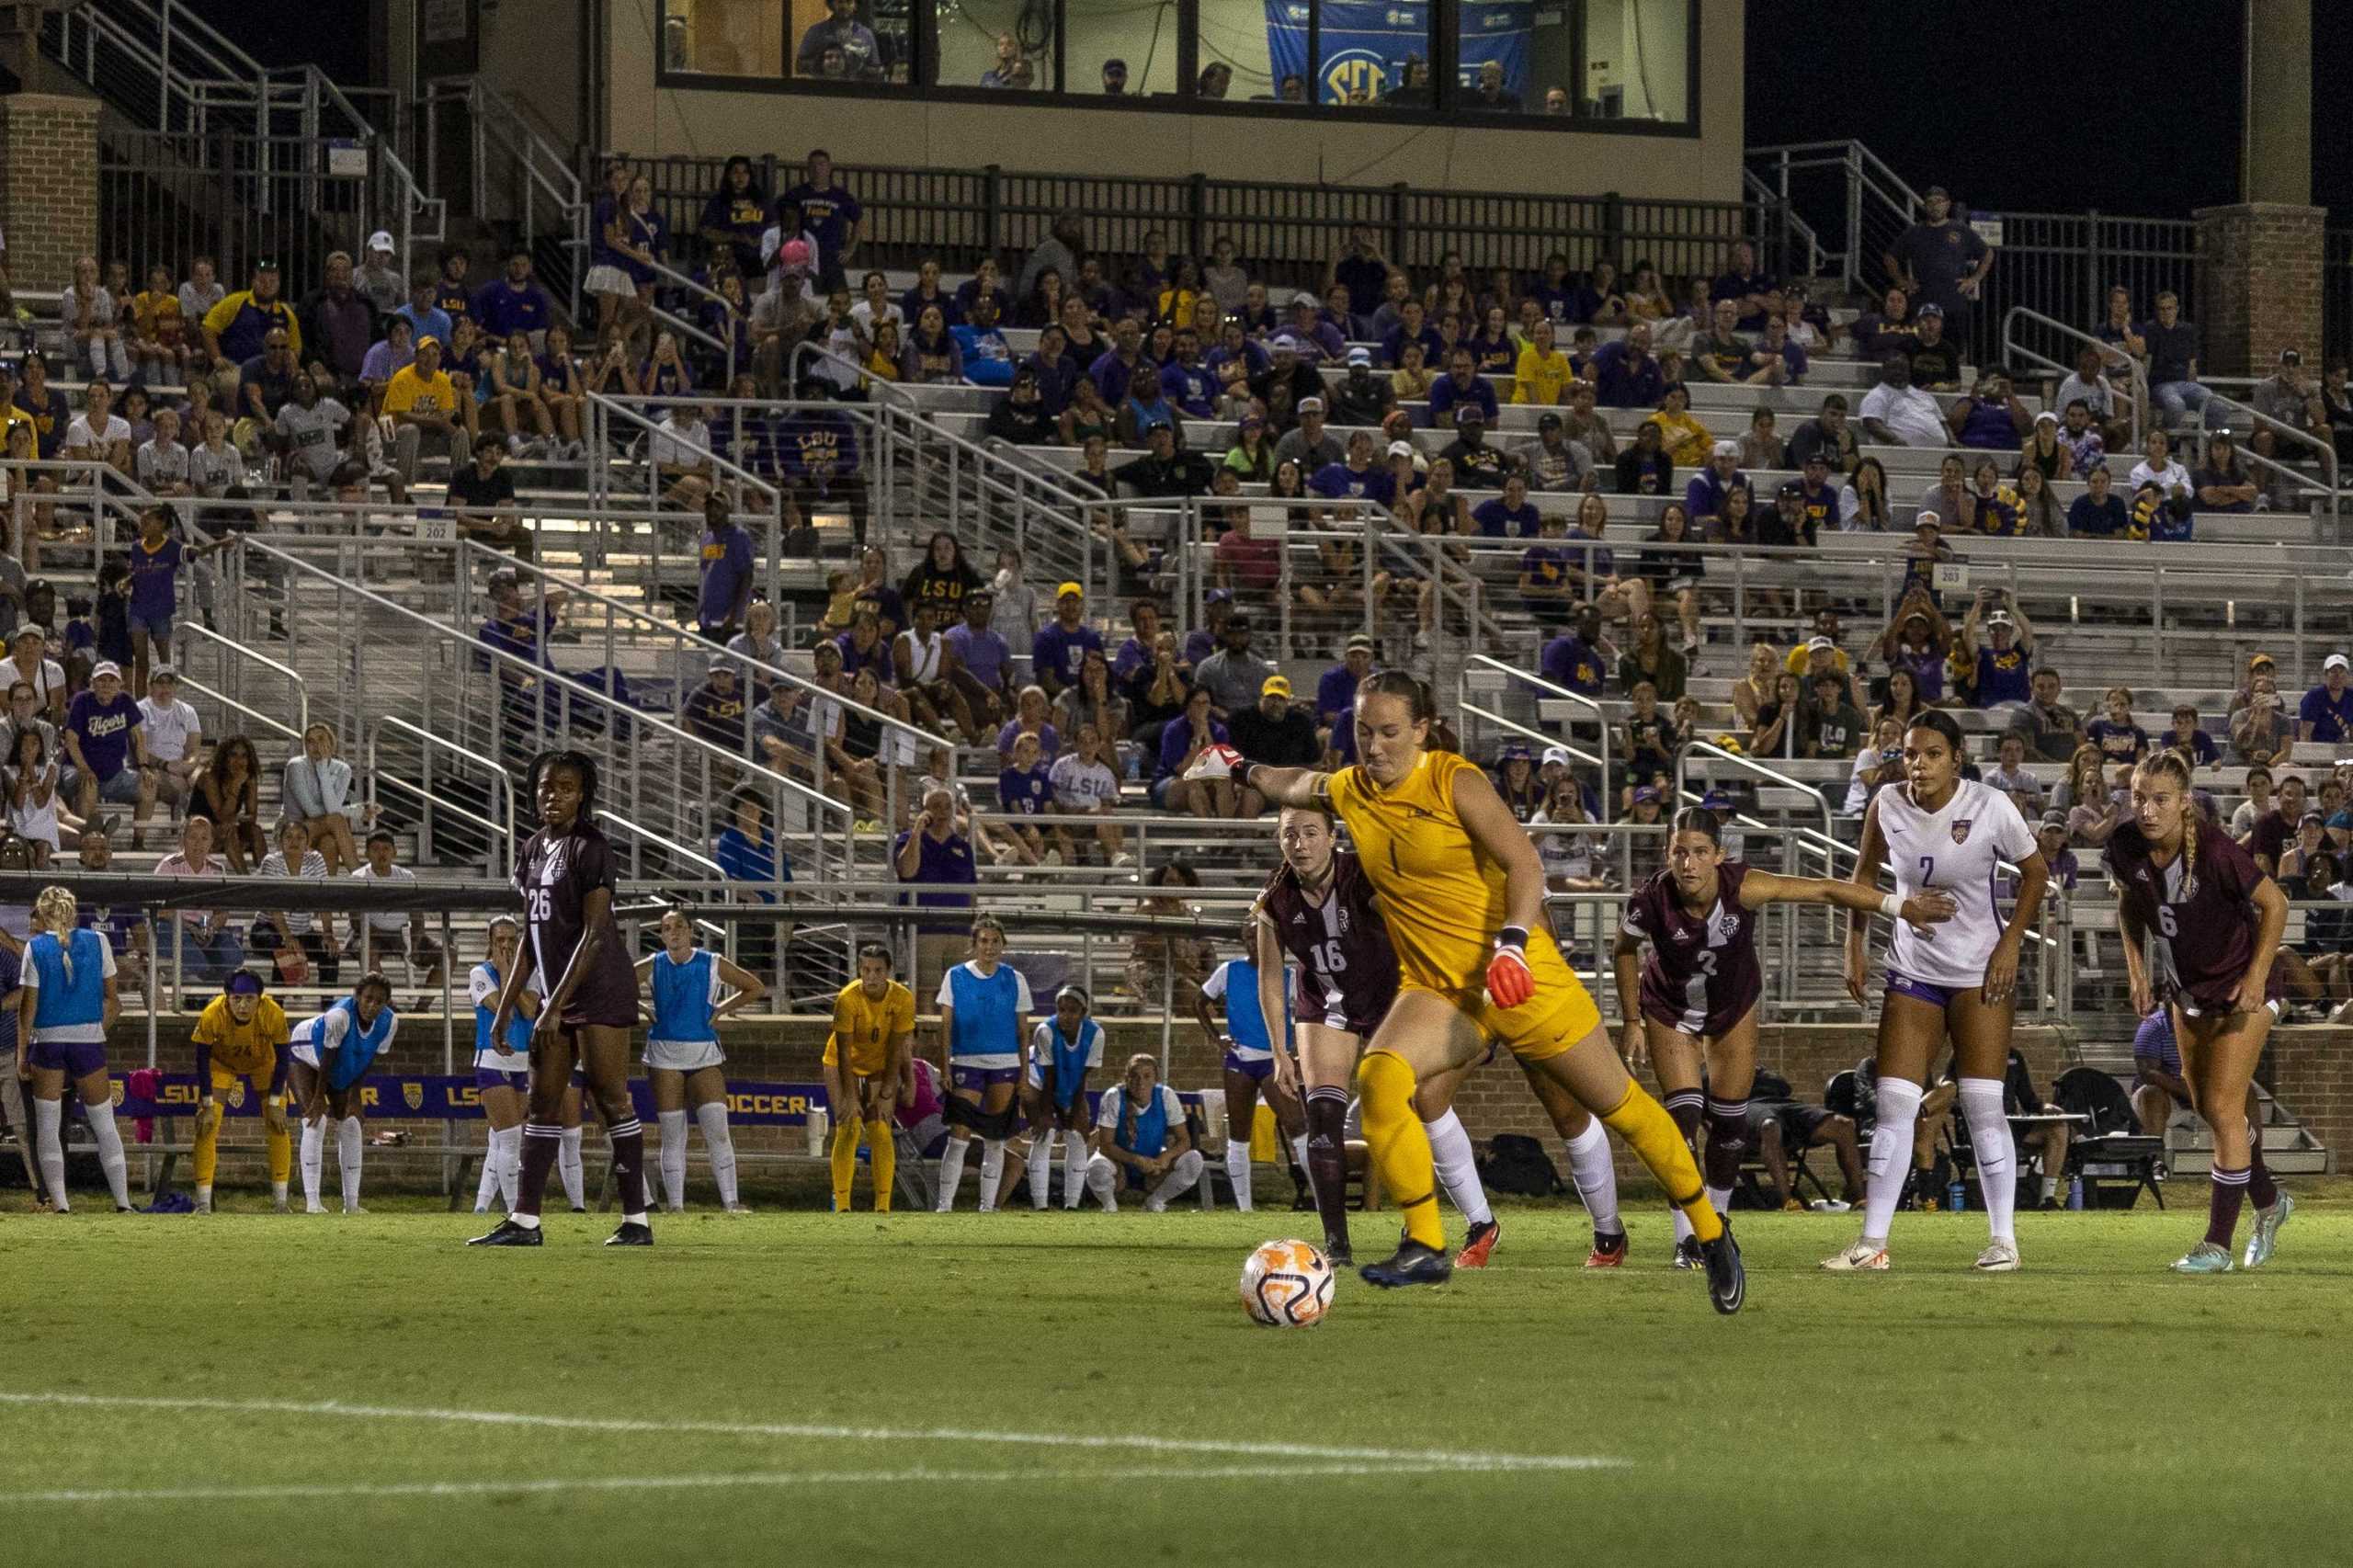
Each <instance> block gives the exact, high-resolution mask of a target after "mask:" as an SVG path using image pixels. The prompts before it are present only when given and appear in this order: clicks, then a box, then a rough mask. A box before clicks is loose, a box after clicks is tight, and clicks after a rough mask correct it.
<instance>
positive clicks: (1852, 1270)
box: [1822, 1241, 1888, 1274]
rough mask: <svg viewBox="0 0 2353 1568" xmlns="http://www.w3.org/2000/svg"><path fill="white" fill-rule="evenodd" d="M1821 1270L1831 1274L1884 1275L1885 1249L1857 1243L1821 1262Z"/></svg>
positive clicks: (1867, 1243)
mask: <svg viewBox="0 0 2353 1568" xmlns="http://www.w3.org/2000/svg"><path fill="white" fill-rule="evenodd" d="M1822 1267H1823V1268H1824V1270H1825V1271H1827V1272H1829V1273H1832V1274H1884V1273H1886V1272H1887V1267H1888V1265H1887V1248H1886V1247H1884V1246H1873V1245H1871V1244H1870V1243H1869V1242H1865V1241H1858V1242H1857V1243H1856V1244H1854V1245H1852V1246H1850V1247H1848V1248H1847V1250H1846V1251H1845V1252H1842V1253H1840V1254H1839V1255H1838V1256H1836V1257H1825V1258H1824V1259H1823V1260H1822Z"/></svg>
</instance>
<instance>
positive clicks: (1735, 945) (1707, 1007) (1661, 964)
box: [1619, 860, 1765, 1039]
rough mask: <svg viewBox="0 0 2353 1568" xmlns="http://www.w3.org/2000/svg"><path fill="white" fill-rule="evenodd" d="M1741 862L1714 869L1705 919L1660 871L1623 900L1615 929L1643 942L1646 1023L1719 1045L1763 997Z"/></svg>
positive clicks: (1752, 913) (1753, 920)
mask: <svg viewBox="0 0 2353 1568" xmlns="http://www.w3.org/2000/svg"><path fill="white" fill-rule="evenodd" d="M1747 876H1748V867H1747V865H1746V863H1745V862H1744V861H1739V860H1726V861H1724V862H1722V864H1721V865H1719V866H1718V867H1717V868H1716V902H1715V905H1714V907H1713V908H1711V909H1710V910H1709V911H1708V913H1707V914H1705V915H1693V914H1691V912H1690V911H1689V910H1688V909H1686V908H1685V907H1684V906H1683V895H1682V894H1681V893H1679V892H1677V891H1676V887H1675V878H1674V876H1673V874H1672V873H1670V872H1666V871H1660V872H1658V873H1657V874H1656V875H1654V876H1653V877H1652V878H1651V879H1650V880H1649V881H1646V882H1644V883H1643V885H1642V889H1641V891H1640V892H1636V893H1635V894H1634V896H1633V897H1632V898H1631V900H1629V901H1628V903H1627V904H1626V915H1625V919H1624V921H1623V923H1622V924H1621V925H1620V927H1619V928H1620V930H1622V931H1624V932H1625V933H1626V935H1628V936H1629V937H1647V938H1648V939H1649V941H1650V945H1651V956H1650V957H1649V959H1648V960H1645V961H1644V962H1643V1017H1645V1018H1654V1019H1656V1020H1657V1021H1658V1022H1660V1023H1662V1024H1665V1026H1666V1027H1667V1028H1671V1029H1677V1030H1679V1031H1680V1032H1682V1033H1684V1034H1688V1035H1705V1036H1707V1037H1709V1038H1710V1039H1722V1037H1723V1036H1724V1035H1725V1034H1727V1033H1729V1032H1730V1031H1731V1029H1732V1027H1733V1025H1734V1024H1737V1023H1738V1022H1740V1020H1741V1019H1743V1018H1745V1017H1747V1016H1748V1014H1749V1012H1750V1010H1751V1009H1752V1008H1754V1007H1755V1006H1756V1001H1757V998H1758V997H1760V996H1762V995H1763V994H1765V977H1764V973H1763V971H1761V970H1760V969H1759V968H1758V967H1757V962H1756V912H1755V911H1754V910H1748V909H1743V908H1742V907H1741V905H1740V884H1741V883H1742V882H1743V881H1745V880H1746V878H1747Z"/></svg>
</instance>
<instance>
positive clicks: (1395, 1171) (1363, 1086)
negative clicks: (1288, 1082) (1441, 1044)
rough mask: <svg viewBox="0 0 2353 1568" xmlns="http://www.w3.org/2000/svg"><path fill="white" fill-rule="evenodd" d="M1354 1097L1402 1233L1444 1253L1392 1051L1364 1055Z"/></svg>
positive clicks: (1414, 1121) (1407, 1093) (1426, 1162)
mask: <svg viewBox="0 0 2353 1568" xmlns="http://www.w3.org/2000/svg"><path fill="white" fill-rule="evenodd" d="M1357 1093H1358V1095H1359V1096H1362V1098H1363V1103H1364V1141H1365V1143H1366V1146H1367V1147H1368V1148H1369V1149H1370V1151H1371V1153H1372V1163H1373V1165H1374V1167H1375V1168H1376V1169H1378V1170H1379V1171H1380V1172H1381V1186H1382V1187H1386V1188H1387V1189H1388V1190H1389V1195H1390V1197H1391V1198H1392V1199H1393V1200H1394V1201H1395V1203H1396V1205H1397V1207H1398V1208H1399V1209H1400V1210H1404V1217H1405V1234H1406V1235H1407V1236H1409V1237H1411V1238H1412V1239H1413V1240H1415V1241H1417V1242H1419V1243H1421V1244H1423V1245H1424V1246H1427V1247H1431V1248H1434V1249H1437V1250H1438V1251H1444V1250H1445V1248H1446V1228H1445V1227H1444V1226H1443V1225H1441V1224H1439V1223H1438V1171H1437V1167H1436V1166H1435V1165H1433V1164H1432V1163H1431V1160H1430V1135H1429V1134H1428V1133H1427V1131H1423V1128H1422V1119H1421V1118H1420V1117H1418V1116H1416V1115H1415V1114H1414V1070H1413V1069H1412V1068H1411V1067H1408V1066H1406V1065H1405V1062H1404V1058H1402V1057H1400V1056H1398V1055H1397V1054H1396V1053H1395V1052H1394V1051H1367V1052H1366V1053H1365V1058H1364V1062H1363V1063H1362V1064H1361V1065H1359V1066H1358V1068H1357ZM1670 1125H1671V1124H1670Z"/></svg>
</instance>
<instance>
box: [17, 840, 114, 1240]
mask: <svg viewBox="0 0 2353 1568" xmlns="http://www.w3.org/2000/svg"><path fill="white" fill-rule="evenodd" d="M79 914H80V905H79V904H77V903H75V902H74V895H73V894H72V893H71V892H67V891H66V890H65V889H63V888H62V887H47V888H43V889H41V891H40V896H39V897H37V898H36V899H34V900H33V921H32V923H33V929H34V935H33V937H32V939H31V940H30V941H28V942H27V943H26V944H25V963H24V977H23V982H22V989H21V990H20V991H19V992H18V1000H17V1061H16V1069H15V1070H16V1073H17V1076H18V1077H20V1078H21V1077H27V1076H29V1077H30V1078H31V1079H32V1084H33V1121H34V1125H35V1128H36V1132H35V1137H34V1144H35V1148H36V1151H37V1153H38V1156H39V1160H40V1174H41V1176H42V1178H43V1179H44V1180H45V1181H47V1182H48V1183H49V1194H50V1201H51V1203H52V1204H53V1205H54V1206H55V1208H56V1210H57V1212H59V1213H60V1214H63V1213H67V1212H69V1211H70V1210H71V1209H72V1207H73V1206H72V1203H71V1201H70V1200H69V1199H67V1197H66V1194H65V1142H64V1138H63V1131H62V1129H63V1121H64V1114H65V1107H64V1100H65V1080H66V1079H67V1078H68V1077H69V1076H70V1077H71V1078H72V1079H73V1080H74V1093H75V1094H77V1095H79V1096H81V1099H82V1114H83V1116H84V1117H85V1118H86V1119H88V1121H89V1123H90V1135H91V1137H92V1138H93V1139H95V1140H96V1141H97V1145H98V1165H99V1167H100V1168H101V1169H103V1170H104V1171H105V1172H106V1176H107V1186H108V1187H110V1188H112V1189H113V1192H114V1206H115V1208H116V1209H117V1210H120V1211H122V1212H125V1213H128V1212H129V1211H130V1210H131V1173H130V1165H129V1163H128V1162H127V1161H126V1160H125V1159H124V1158H123V1153H122V1134H121V1132H120V1131H118V1130H117V1129H116V1127H115V1124H114V1081H113V1080H112V1079H111V1078H110V1077H108V1074H107V1036H108V1033H109V1032H111V1031H112V1029H113V1028H114V1021H115V1019H116V1017H118V1016H119V1014H120V1012H121V1004H120V1002H119V1000H118V999H117V998H116V996H115V979H114V949H113V948H112V947H111V946H109V945H108V942H107V939H106V938H105V937H102V936H100V935H98V933H97V932H96V931H94V930H90V929H87V928H85V927H79V926H76V924H75V921H76V919H77V917H78V915H79Z"/></svg>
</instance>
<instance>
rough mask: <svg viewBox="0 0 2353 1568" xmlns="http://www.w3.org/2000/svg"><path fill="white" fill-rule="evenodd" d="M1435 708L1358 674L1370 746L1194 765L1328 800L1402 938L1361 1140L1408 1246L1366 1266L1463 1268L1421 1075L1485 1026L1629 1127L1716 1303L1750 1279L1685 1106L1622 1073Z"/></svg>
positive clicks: (1480, 1042)
mask: <svg viewBox="0 0 2353 1568" xmlns="http://www.w3.org/2000/svg"><path fill="white" fill-rule="evenodd" d="M1437 718H1438V705H1437V702H1436V699H1434V698H1433V697H1432V695H1431V692H1430V688H1429V687H1428V686H1427V685H1426V684H1424V683H1423V682H1422V681H1420V680H1418V679H1416V678H1415V677H1414V676H1411V675H1408V674H1407V673H1405V672H1404V671H1403V670H1382V671H1380V672H1377V673H1375V674H1373V675H1370V676H1367V677H1366V678H1365V680H1364V683H1363V684H1362V685H1360V686H1358V687H1357V700H1356V726H1357V756H1358V759H1359V760H1358V762H1357V763H1356V764H1355V765H1353V766H1351V767H1346V768H1343V769H1341V770H1340V771H1339V772H1337V773H1323V772H1318V771H1315V770H1313V769H1310V768H1299V767H1267V766H1265V765H1263V764H1245V762H1244V761H1243V759H1242V757H1241V755H1240V754H1239V753H1237V752H1235V751H1234V750H1233V748H1232V747H1230V746H1214V747H1208V748H1205V749H1204V751H1203V754H1202V756H1201V757H1200V758H1199V760H1197V761H1196V762H1195V763H1194V765H1193V767H1191V768H1190V769H1188V777H1189V776H1192V775H1194V774H1199V775H1200V776H1202V777H1209V776H1210V774H1211V770H1213V769H1215V768H1217V767H1223V768H1225V769H1226V771H1227V776H1228V777H1236V776H1237V775H1239V777H1238V778H1236V781H1237V782H1239V783H1243V784H1246V785H1247V787H1248V788H1250V789H1252V790H1256V791H1257V792H1258V794H1259V795H1260V796H1261V797H1263V798H1264V799H1266V800H1267V801H1269V802H1271V803H1273V804H1276V805H1280V806H1309V805H1328V809H1330V810H1331V811H1332V812H1335V813H1336V815H1337V816H1338V817H1339V819H1340V821H1341V822H1342V823H1344V824H1347V829H1348V835H1349V837H1350V838H1351V840H1353V841H1354V843H1355V845H1356V847H1357V854H1358V863H1359V865H1360V866H1361V867H1362V869H1363V870H1364V873H1365V875H1366V876H1367V877H1368V878H1370V881H1371V882H1372V888H1373V893H1374V895H1375V898H1376V899H1377V901H1378V903H1379V905H1380V909H1381V916H1382V919H1383V921H1384V923H1385V924H1386V925H1387V926H1388V928H1389V936H1390V941H1391V943H1392V946H1393V947H1394V948H1395V949H1396V952H1397V970H1398V992H1397V997H1396V1000H1395V1001H1394V1002H1393V1003H1392V1004H1391V1006H1390V1008H1389V1011H1388V1013H1387V1015H1386V1016H1385V1017H1383V1018H1382V1019H1381V1025H1380V1027H1379V1028H1376V1029H1375V1030H1374V1031H1373V1035H1372V1039H1371V1040H1370V1042H1369V1043H1368V1045H1367V1046H1366V1048H1365V1052H1364V1056H1363V1058H1362V1060H1361V1061H1360V1062H1358V1066H1357V1090H1358V1097H1359V1100H1360V1103H1361V1105H1362V1108H1363V1122H1364V1136H1365V1142H1366V1143H1367V1145H1368V1146H1369V1148H1370V1153H1371V1158H1372V1161H1373V1164H1374V1165H1375V1167H1376V1168H1377V1169H1378V1170H1379V1172H1380V1174H1381V1186H1382V1187H1383V1188H1384V1189H1385V1190H1386V1191H1388V1192H1390V1193H1392V1194H1393V1195H1394V1196H1395V1198H1396V1199H1397V1206H1398V1208H1399V1209H1400V1210H1403V1212H1404V1221H1405V1234H1404V1238H1403V1240H1402V1241H1401V1242H1400V1243H1399V1244H1398V1248H1397V1252H1396V1256H1393V1257H1391V1258H1388V1259H1386V1260H1384V1261H1382V1262H1381V1263H1373V1264H1367V1265H1366V1266H1365V1267H1363V1268H1361V1269H1360V1270H1358V1272H1359V1273H1360V1274H1361V1275H1362V1276H1363V1277H1364V1278H1365V1280H1366V1282H1367V1283H1369V1284H1373V1285H1380V1286H1392V1287H1393V1286H1403V1285H1436V1284H1442V1283H1444V1282H1445V1280H1446V1279H1447V1278H1449V1276H1450V1275H1451V1274H1452V1272H1453V1267H1452V1265H1451V1264H1450V1263H1449V1260H1448V1257H1447V1254H1446V1233H1445V1230H1444V1228H1443V1226H1442V1225H1441V1224H1440V1222H1439V1221H1438V1197H1437V1192H1436V1187H1437V1178H1436V1169H1435V1166H1434V1164H1433V1162H1432V1159H1431V1155H1430V1143H1429V1135H1428V1134H1427V1132H1426V1131H1424V1130H1423V1126H1422V1122H1421V1119H1420V1118H1419V1117H1417V1116H1415V1114H1414V1094H1415V1086H1416V1084H1417V1082H1418V1081H1419V1080H1420V1079H1423V1078H1427V1077H1433V1076H1435V1075H1437V1074H1440V1073H1445V1072H1450V1071H1452V1070H1454V1069H1456V1068H1459V1067H1463V1066H1467V1065H1468V1064H1470V1063H1471V1062H1475V1061H1476V1060H1477V1059H1478V1057H1479V1054H1480V1052H1481V1051H1483V1050H1484V1049H1485V1047H1486V1044H1487V1042H1488V1041H1490V1040H1493V1041H1496V1042H1499V1043H1501V1044H1503V1045H1505V1046H1507V1047H1509V1048H1510V1050H1511V1051H1512V1053H1513V1055H1515V1056H1517V1057H1518V1059H1519V1061H1520V1062H1521V1064H1522V1065H1523V1066H1524V1067H1525V1068H1527V1069H1529V1071H1530V1072H1531V1073H1532V1074H1540V1075H1541V1076H1542V1077H1545V1078H1549V1079H1551V1080H1552V1082H1553V1083H1555V1084H1557V1085H1560V1086H1561V1087H1562V1088H1563V1089H1566V1090H1567V1091H1568V1092H1569V1094H1570V1095H1571V1096H1574V1098H1575V1099H1576V1100H1577V1102H1578V1103H1579V1104H1581V1105H1583V1106H1584V1107H1585V1108H1586V1109H1587V1110H1589V1111H1591V1112H1592V1113H1593V1114H1594V1115H1595V1116H1597V1117H1598V1118H1600V1119H1601V1121H1602V1124H1603V1125H1604V1126H1606V1127H1608V1129H1609V1130H1610V1131H1613V1132H1615V1133H1617V1134H1618V1136H1619V1137H1620V1138H1621V1139H1623V1140H1624V1141H1625V1142H1627V1144H1628V1145H1629V1146H1630V1147H1631V1148H1632V1149H1633V1151H1634V1153H1636V1154H1637V1155H1638V1156H1640V1158H1641V1159H1642V1161H1643V1165H1646V1166H1648V1167H1649V1169H1650V1172H1651V1174H1652V1176H1654V1177H1656V1178H1657V1180H1658V1183H1659V1185H1660V1186H1661V1187H1664V1188H1665V1191H1666V1194H1667V1198H1668V1200H1669V1201H1670V1202H1672V1203H1673V1204H1674V1205H1675V1206H1676V1208H1677V1209H1679V1210H1682V1211H1683V1213H1684V1215H1685V1216H1686V1217H1687V1218H1688V1220H1689V1221H1690V1222H1691V1231H1692V1234H1693V1235H1694V1236H1696V1237H1697V1238H1698V1240H1699V1249H1700V1254H1701V1256H1702V1258H1703V1259H1704V1260H1705V1262H1706V1265H1707V1274H1708V1295H1709V1300H1710V1301H1711V1303H1712V1304H1713V1305H1714V1307H1715V1309H1716V1310H1717V1311H1718V1312H1725V1313H1731V1312H1738V1311H1739V1310H1740V1307H1741V1303H1742V1301H1743V1299H1744V1298H1745V1294H1746V1290H1747V1286H1746V1278H1745V1272H1744V1270H1743V1268H1742V1267H1741V1261H1740V1249H1739V1247H1738V1246H1737V1245H1735V1244H1733V1239H1732V1233H1731V1232H1729V1231H1728V1230H1726V1229H1725V1228H1724V1222H1723V1221H1722V1218H1721V1217H1720V1216H1719V1215H1718V1214H1717V1212H1716V1210H1715V1207H1714V1205H1712V1204H1711V1203H1710V1202H1709V1201H1708V1196H1707V1192H1706V1189H1705V1187H1703V1186H1702V1185H1701V1183H1700V1179H1699V1166H1698V1165H1697V1164H1695V1163H1694V1162H1693V1160H1692V1157H1691V1150H1690V1147H1689V1145H1688V1144H1687V1143H1686V1142H1684V1141H1683V1135H1682V1133H1681V1132H1680V1131H1678V1130H1677V1127H1676V1125H1675V1119H1674V1118H1673V1117H1671V1116H1669V1115H1668V1114H1667V1113H1666V1110H1665V1108H1664V1107H1662V1106H1661V1105H1660V1104H1659V1103H1658V1101H1656V1100H1655V1099H1653V1098H1652V1097H1651V1096H1650V1095H1649V1094H1647V1093H1646V1092H1644V1090H1643V1088H1642V1086H1641V1085H1638V1084H1636V1083H1635V1082H1634V1080H1633V1079H1632V1078H1631V1076H1629V1075H1628V1074H1627V1071H1626V1064H1625V1062H1623V1061H1621V1060H1620V1057H1619V1055H1618V1051H1617V1049H1616V1047H1615V1046H1614V1045H1613V1044H1612V1043H1611V1041H1610V1040H1609V1037H1608V1034H1607V1033H1606V1032H1605V1031H1604V1030H1603V1028H1602V1027H1601V1013H1600V1009H1599V1008H1597V1006H1594V1001H1593V997H1592V996H1591V995H1590V994H1587V993H1586V988H1585V987H1584V985H1582V984H1581V983H1578V980H1577V977H1576V975H1575V973H1574V971H1572V970H1571V969H1570V968H1569V966H1568V963H1567V961H1566V960H1563V958H1562V957H1561V950H1560V949H1559V948H1558V947H1557V946H1556V945H1555V944H1554V943H1553V940H1552V931H1551V927H1550V926H1548V925H1547V923H1546V921H1545V917H1544V889H1545V881H1544V866H1543V862H1542V861H1541V860H1540V859H1539V858H1537V854H1536V847H1535V846H1534V845H1533V844H1532V843H1531V842H1529V837H1528V834H1527V832H1526V831H1525V830H1524V829H1523V828H1521V826H1520V825H1519V824H1518V822H1516V821H1515V820H1514V819H1513V817H1512V814H1511V811H1510V809H1509V808H1508V807H1506V805H1505V804H1504V802H1503V800H1502V798H1501V797H1500V796H1498V795H1497V794H1496V793H1495V786H1494V785H1493V784H1492V783H1490V782H1488V779H1487V777H1486V775H1485V774H1484V773H1483V772H1481V771H1480V769H1479V768H1478V767H1477V766H1476V765H1474V764H1472V763H1471V762H1469V761H1468V760H1466V759H1465V758H1463V757H1462V756H1460V755H1458V754H1456V753H1454V752H1450V751H1438V750H1433V749H1431V746H1430V740H1431V735H1430V728H1431V725H1432V723H1433V722H1436V720H1437Z"/></svg>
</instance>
